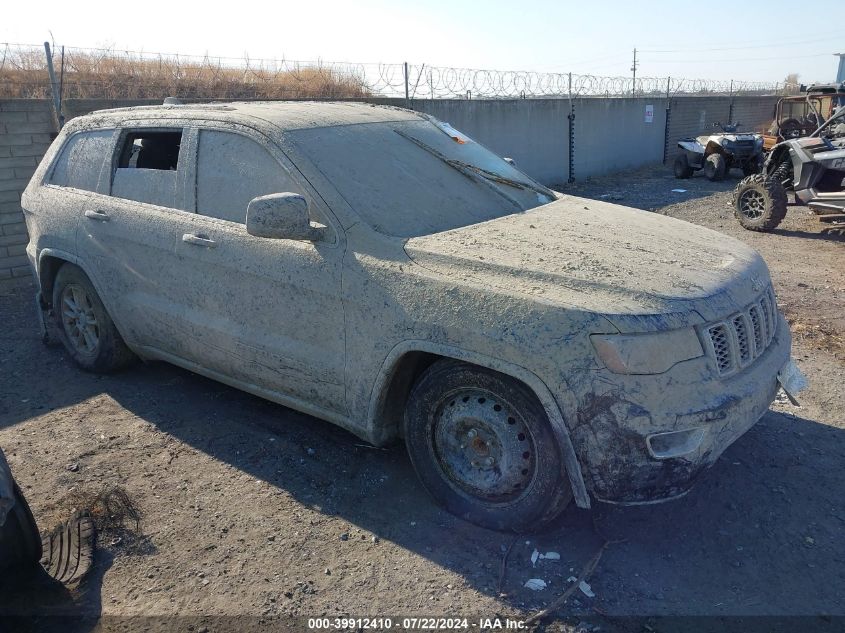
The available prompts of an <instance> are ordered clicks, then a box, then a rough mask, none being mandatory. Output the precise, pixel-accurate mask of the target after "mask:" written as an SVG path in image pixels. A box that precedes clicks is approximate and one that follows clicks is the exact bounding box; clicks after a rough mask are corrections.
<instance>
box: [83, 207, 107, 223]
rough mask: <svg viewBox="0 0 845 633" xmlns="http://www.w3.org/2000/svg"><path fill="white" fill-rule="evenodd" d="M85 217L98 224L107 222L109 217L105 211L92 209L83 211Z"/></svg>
mask: <svg viewBox="0 0 845 633" xmlns="http://www.w3.org/2000/svg"><path fill="white" fill-rule="evenodd" d="M85 217H86V218H91V219H92V220H99V221H100V222H108V221H109V216H108V214H107V213H106V212H105V211H94V210H93V209H86V210H85Z"/></svg>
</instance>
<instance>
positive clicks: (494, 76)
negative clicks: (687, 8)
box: [0, 43, 797, 99]
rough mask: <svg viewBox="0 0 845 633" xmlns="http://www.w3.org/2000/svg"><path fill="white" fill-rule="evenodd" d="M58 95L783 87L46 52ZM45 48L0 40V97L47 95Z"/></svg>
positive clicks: (597, 92) (514, 94) (588, 92)
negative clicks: (57, 88)
mask: <svg viewBox="0 0 845 633" xmlns="http://www.w3.org/2000/svg"><path fill="white" fill-rule="evenodd" d="M51 57H52V64H53V68H54V71H55V79H56V85H57V87H59V90H60V92H61V94H62V96H63V98H103V99H145V98H155V99H157V98H161V97H162V96H167V95H174V96H179V97H182V98H187V99H312V98H314V99H316V98H319V99H361V98H377V97H400V98H408V99H500V98H525V99H527V98H561V97H585V96H597V97H625V96H673V95H690V94H693V95H719V94H724V95H731V94H743V95H749V94H754V95H772V94H783V93H790V92H795V91H796V88H797V87H796V86H792V85H791V84H785V83H783V82H745V81H713V80H706V79H685V78H678V77H642V78H641V77H638V78H637V79H636V82H634V80H633V79H632V78H631V77H604V76H597V75H581V74H576V73H539V72H531V71H499V70H478V69H470V68H449V67H443V66H428V65H426V64H408V63H398V64H397V63H394V64H356V63H347V62H326V61H294V60H288V59H251V58H248V57H245V58H230V57H215V56H211V55H203V56H191V55H180V54H176V53H150V52H141V51H126V50H118V49H111V48H109V49H94V48H76V47H69V46H68V47H63V46H60V47H55V46H54V47H52V54H51ZM51 94H52V93H51V81H50V76H49V71H48V63H47V53H46V51H45V47H43V46H35V45H22V44H9V43H0V98H44V97H49V96H51Z"/></svg>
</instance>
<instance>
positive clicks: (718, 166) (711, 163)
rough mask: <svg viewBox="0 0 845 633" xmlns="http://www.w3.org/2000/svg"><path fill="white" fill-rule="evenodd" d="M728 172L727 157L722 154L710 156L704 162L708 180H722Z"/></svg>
mask: <svg viewBox="0 0 845 633" xmlns="http://www.w3.org/2000/svg"><path fill="white" fill-rule="evenodd" d="M726 172H727V163H725V157H724V156H722V155H721V154H710V156H708V157H707V159H706V160H705V161H704V175H705V176H707V179H708V180H712V181H714V182H715V181H717V180H722V179H723V178H724V177H725V173H726Z"/></svg>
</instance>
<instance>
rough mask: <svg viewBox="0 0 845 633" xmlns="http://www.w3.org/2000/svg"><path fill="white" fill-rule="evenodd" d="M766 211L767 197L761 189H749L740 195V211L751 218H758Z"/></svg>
mask: <svg viewBox="0 0 845 633" xmlns="http://www.w3.org/2000/svg"><path fill="white" fill-rule="evenodd" d="M765 211H766V199H765V198H764V197H763V194H761V193H760V192H759V191H755V190H754V189H749V190H747V191H745V192H743V194H742V195H741V196H740V197H739V212H740V213H742V215H744V216H745V217H746V218H748V219H749V220H756V219H757V218H759V217H761V216H762V215H763V213H764V212H765Z"/></svg>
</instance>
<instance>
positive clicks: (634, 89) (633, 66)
mask: <svg viewBox="0 0 845 633" xmlns="http://www.w3.org/2000/svg"><path fill="white" fill-rule="evenodd" d="M631 72H632V73H634V85H633V87H632V88H631V96H632V97H636V96H637V49H636V48H635V49H634V63H633V64H631Z"/></svg>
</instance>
